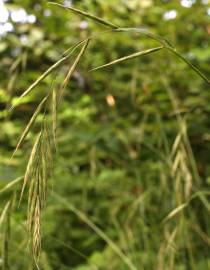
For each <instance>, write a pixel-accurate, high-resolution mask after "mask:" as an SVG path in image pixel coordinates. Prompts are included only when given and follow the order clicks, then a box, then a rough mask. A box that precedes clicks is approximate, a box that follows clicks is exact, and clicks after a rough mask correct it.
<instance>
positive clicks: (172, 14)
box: [163, 9, 177, 21]
mask: <svg viewBox="0 0 210 270" xmlns="http://www.w3.org/2000/svg"><path fill="white" fill-rule="evenodd" d="M176 16H177V12H176V10H174V9H173V10H169V11H167V12H165V13H164V14H163V19H164V20H166V21H167V20H173V19H175V18H176Z"/></svg>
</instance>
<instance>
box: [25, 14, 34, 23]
mask: <svg viewBox="0 0 210 270" xmlns="http://www.w3.org/2000/svg"><path fill="white" fill-rule="evenodd" d="M27 22H29V23H35V22H36V16H35V15H33V14H29V15H28V16H27Z"/></svg>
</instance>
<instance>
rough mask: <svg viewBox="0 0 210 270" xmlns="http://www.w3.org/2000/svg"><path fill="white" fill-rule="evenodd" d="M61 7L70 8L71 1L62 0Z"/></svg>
mask: <svg viewBox="0 0 210 270" xmlns="http://www.w3.org/2000/svg"><path fill="white" fill-rule="evenodd" d="M63 5H64V6H65V7H71V6H72V1H71V0H64V1H63Z"/></svg>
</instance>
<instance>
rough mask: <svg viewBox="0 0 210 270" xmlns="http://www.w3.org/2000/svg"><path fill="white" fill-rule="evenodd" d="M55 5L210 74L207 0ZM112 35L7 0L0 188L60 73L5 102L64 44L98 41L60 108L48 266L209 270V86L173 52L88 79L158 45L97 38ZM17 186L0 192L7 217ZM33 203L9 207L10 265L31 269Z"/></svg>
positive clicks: (46, 238)
mask: <svg viewBox="0 0 210 270" xmlns="http://www.w3.org/2000/svg"><path fill="white" fill-rule="evenodd" d="M58 3H61V4H64V5H67V6H68V5H69V6H71V5H72V6H74V7H76V8H79V9H81V10H84V11H87V12H90V13H92V14H95V15H97V16H99V17H101V18H105V19H107V20H109V21H111V22H112V23H114V24H116V25H119V26H121V27H146V28H148V29H149V30H150V31H152V32H153V33H156V34H158V35H160V36H163V37H166V38H167V39H168V40H170V42H171V43H172V44H173V45H174V46H175V47H176V48H177V50H178V51H179V52H181V53H182V54H183V55H184V56H185V57H186V58H187V59H188V60H190V61H191V62H192V63H193V64H194V65H196V66H197V67H198V68H199V69H200V70H202V72H203V73H204V74H206V75H207V77H209V74H210V46H209V40H210V39H209V36H210V3H209V1H208V0H202V1H201V0H197V1H196V0H194V1H193V0H191V1H190V0H182V1H179V0H177V1H176V0H174V1H170V0H162V1H161V0H157V1H155V0H141V1H140V0H106V1H103V0H86V1H82V0H81V1H79V0H77V1H76V0H72V1H70V0H69V1H68V0H65V1H64V2H62V1H58ZM104 30H107V29H106V27H103V26H101V25H97V24H96V23H94V22H92V21H90V20H88V19H87V18H84V17H81V16H78V15H75V14H73V13H71V12H69V11H67V10H64V9H62V8H59V7H56V6H52V5H49V4H48V3H47V1H41V0H37V1H33V0H30V1H29V0H22V1H19V0H13V1H9V0H8V1H4V2H3V1H2V0H1V1H0V108H1V111H0V127H1V129H0V144H1V149H0V154H1V155H0V188H3V187H4V186H5V185H7V184H8V183H9V182H10V181H12V180H14V179H15V178H17V177H19V176H21V175H23V174H24V172H25V169H26V165H27V161H28V159H29V155H30V152H31V148H32V145H33V143H34V139H35V136H36V135H37V133H38V130H39V127H40V125H41V124H42V117H41V115H39V117H38V118H37V120H36V123H35V125H34V126H33V129H31V130H30V132H29V134H28V136H27V138H26V140H25V141H24V144H23V145H22V147H21V149H19V150H18V152H17V154H16V155H15V157H14V158H13V159H10V158H11V155H12V152H13V151H14V149H15V146H16V144H17V142H18V138H19V137H20V136H21V133H22V131H23V130H24V127H25V126H26V125H27V122H28V121H29V119H30V117H31V116H32V114H33V112H34V110H35V109H36V107H37V106H38V104H39V103H40V101H41V99H42V97H43V96H44V95H46V93H47V92H48V91H49V90H50V85H51V82H52V80H53V78H54V77H55V74H52V75H50V76H49V77H47V78H46V79H45V80H44V81H43V82H42V83H41V84H39V85H38V87H37V88H36V89H34V90H33V91H32V92H31V94H30V95H28V96H26V97H25V98H24V99H23V101H22V102H21V103H20V104H19V105H18V106H17V107H16V108H15V110H14V111H13V112H12V113H11V114H9V113H8V108H9V107H10V106H11V104H13V103H14V102H15V101H16V100H17V97H18V96H20V95H21V93H23V91H24V90H25V89H27V87H28V86H29V85H30V84H31V83H32V82H33V81H34V80H35V79H36V78H38V77H39V76H40V75H41V74H42V73H43V72H44V71H45V70H46V69H47V68H48V67H49V66H51V65H52V64H53V63H55V62H56V61H57V60H59V59H60V58H61V55H62V53H63V52H64V51H65V50H66V49H68V48H69V47H70V46H71V45H74V44H75V43H76V42H78V41H80V40H82V39H84V38H86V37H88V36H89V35H92V34H96V33H98V38H97V39H95V40H94V41H92V42H91V43H90V45H89V47H88V49H87V51H86V53H85V55H84V57H83V58H82V61H81V62H80V64H79V67H78V68H77V70H76V71H75V73H74V76H73V79H72V80H71V83H70V84H69V85H68V87H67V89H66V91H65V94H64V98H63V101H62V104H61V107H60V109H59V113H58V132H57V133H58V134H57V141H58V142H57V143H58V151H57V153H56V154H55V156H56V157H55V162H54V166H53V177H52V179H51V180H50V182H49V191H48V201H47V205H46V208H45V210H44V211H43V216H42V253H41V258H40V268H41V269H43V270H51V269H56V270H58V269H61V270H65V269H74V270H126V269H140V270H141V269H145V270H150V269H155V270H163V269H165V270H172V269H176V270H188V269H192V270H206V269H210V219H209V213H210V203H209V200H208V196H209V193H208V192H209V187H210V155H209V152H210V130H209V127H210V103H209V100H210V92H209V90H210V89H209V85H207V84H206V83H205V82H204V81H203V80H202V79H201V78H200V77H199V76H197V74H196V73H194V72H193V70H191V69H190V68H189V67H188V66H187V65H186V64H185V63H184V62H181V61H180V60H179V59H177V58H176V57H175V56H174V55H172V54H170V52H168V51H159V52H156V53H154V54H151V55H147V56H143V57H140V58H136V59H132V60H130V61H127V62H122V63H121V64H119V65H114V66H112V67H109V68H106V69H102V70H98V71H95V72H89V70H90V69H91V68H94V67H96V66H98V65H102V64H104V63H107V62H109V61H111V60H114V59H117V58H119V57H122V56H125V55H129V54H131V53H134V52H137V51H141V50H144V49H147V48H151V47H153V46H156V45H157V44H155V43H156V42H155V41H152V40H150V39H148V38H146V37H145V36H142V35H137V34H131V33H100V32H103V31H104ZM77 53H78V51H76V52H75V53H74V55H73V56H72V57H71V58H70V59H69V61H67V62H65V64H64V65H62V67H61V68H59V69H58V72H57V74H56V83H62V81H63V80H64V76H65V74H66V71H67V70H68V68H69V65H71V64H72V63H73V61H74V59H75V57H76V55H77ZM20 190H21V185H20V184H19V183H18V184H17V185H15V186H14V187H12V188H11V189H9V190H7V191H6V192H3V193H0V206H1V211H3V209H4V207H5V205H6V202H7V201H8V199H9V198H10V196H11V194H14V196H15V199H14V200H16V199H17V201H18V198H19V194H20ZM26 206H27V199H26V198H24V202H23V203H22V204H21V206H20V207H19V208H18V207H17V205H16V203H14V206H13V211H12V213H11V228H10V234H11V235H10V240H9V241H8V242H9V247H8V264H9V266H10V269H11V270H16V269H17V270H19V269H35V268H34V266H33V261H32V259H31V255H30V253H29V250H28V246H27V228H26V212H27V209H26ZM174 209H175V210H174ZM0 223H1V222H0ZM1 225H2V226H1V227H0V230H1V231H0V237H1V239H0V243H4V244H2V250H5V240H4V235H5V234H4V231H5V226H3V224H1ZM6 243H7V242H6ZM1 256H2V257H1V259H0V264H1V265H3V253H1ZM126 262H129V263H126ZM2 269H3V268H2Z"/></svg>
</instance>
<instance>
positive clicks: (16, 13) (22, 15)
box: [11, 8, 27, 23]
mask: <svg viewBox="0 0 210 270" xmlns="http://www.w3.org/2000/svg"><path fill="white" fill-rule="evenodd" d="M11 19H12V21H13V22H15V23H19V22H22V23H25V22H27V13H26V11H25V9H23V8H19V9H16V10H12V11H11Z"/></svg>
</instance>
